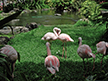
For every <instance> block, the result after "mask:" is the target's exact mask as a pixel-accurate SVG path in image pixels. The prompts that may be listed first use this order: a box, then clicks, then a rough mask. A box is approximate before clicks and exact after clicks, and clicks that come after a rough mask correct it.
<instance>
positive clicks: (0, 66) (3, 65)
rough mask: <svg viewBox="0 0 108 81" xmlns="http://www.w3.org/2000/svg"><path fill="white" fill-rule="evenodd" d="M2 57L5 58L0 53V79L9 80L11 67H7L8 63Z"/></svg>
mask: <svg viewBox="0 0 108 81" xmlns="http://www.w3.org/2000/svg"><path fill="white" fill-rule="evenodd" d="M4 57H5V58H7V56H6V55H5V54H1V53H0V80H1V81H2V80H4V81H5V80H6V81H10V79H11V69H10V67H9V63H8V62H7V60H5V59H4ZM7 75H8V76H7ZM7 77H8V78H7Z"/></svg>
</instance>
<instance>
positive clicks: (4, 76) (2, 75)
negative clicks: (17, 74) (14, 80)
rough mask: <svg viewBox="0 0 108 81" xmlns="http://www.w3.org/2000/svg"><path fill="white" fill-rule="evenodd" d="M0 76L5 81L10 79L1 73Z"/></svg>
mask: <svg viewBox="0 0 108 81" xmlns="http://www.w3.org/2000/svg"><path fill="white" fill-rule="evenodd" d="M0 76H1V77H2V78H4V79H5V80H6V81H10V80H9V79H8V78H7V77H6V76H4V75H3V74H1V73H0Z"/></svg>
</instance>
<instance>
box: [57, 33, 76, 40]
mask: <svg viewBox="0 0 108 81" xmlns="http://www.w3.org/2000/svg"><path fill="white" fill-rule="evenodd" d="M58 39H59V40H61V41H63V42H65V41H71V42H74V40H73V39H72V38H71V37H70V36H69V35H68V34H65V33H62V34H60V35H59V36H58Z"/></svg>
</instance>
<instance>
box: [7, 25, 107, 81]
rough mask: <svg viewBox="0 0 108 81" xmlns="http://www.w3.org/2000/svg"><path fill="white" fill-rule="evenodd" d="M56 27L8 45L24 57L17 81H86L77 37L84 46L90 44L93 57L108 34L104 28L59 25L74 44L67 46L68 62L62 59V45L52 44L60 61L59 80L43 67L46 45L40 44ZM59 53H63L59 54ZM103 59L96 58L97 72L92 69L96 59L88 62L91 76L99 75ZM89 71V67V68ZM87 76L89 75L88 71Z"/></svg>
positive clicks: (44, 28)
mask: <svg viewBox="0 0 108 81" xmlns="http://www.w3.org/2000/svg"><path fill="white" fill-rule="evenodd" d="M54 27H55V26H39V28H37V29H34V30H32V31H30V32H26V33H21V34H18V35H16V36H15V38H14V39H12V40H11V41H10V42H9V44H10V45H11V46H13V47H14V48H15V49H16V50H17V51H18V52H19V53H20V56H21V62H18V61H17V62H16V68H15V72H14V74H15V78H14V80H15V81H25V80H26V79H27V80H28V81H85V78H84V77H83V72H84V71H83V60H82V59H81V58H80V57H79V56H78V54H77V48H78V37H82V39H83V41H82V43H83V44H88V45H89V46H90V47H91V49H92V52H93V53H96V43H98V42H99V41H100V40H103V39H100V38H101V36H102V35H103V34H104V33H105V26H104V25H103V26H100V27H98V28H97V30H96V28H95V27H91V26H79V27H74V26H73V25H56V27H59V28H61V31H62V33H67V34H69V35H70V37H72V39H74V41H75V42H67V58H66V59H65V58H62V42H61V41H59V40H55V41H53V42H52V44H51V53H52V55H55V56H57V57H58V59H59V61H60V68H59V69H60V70H59V72H57V73H56V76H54V75H52V74H51V73H49V72H48V71H47V70H46V68H45V67H44V60H45V58H46V56H47V50H46V45H45V44H46V41H43V40H41V38H42V37H43V35H44V34H45V33H47V32H53V31H52V30H53V28H54ZM59 50H60V52H58V51H59ZM101 58H102V55H101V54H98V55H96V60H95V62H96V69H95V71H93V72H92V71H91V70H92V67H93V59H92V58H89V72H88V73H87V74H88V75H98V74H99V72H100V61H101ZM107 58H108V56H105V58H104V61H103V70H104V71H105V73H106V72H107V71H108V69H107V66H108V64H107ZM85 61H86V62H87V60H85ZM86 67H87V66H86ZM85 72H86V71H85ZM24 77H25V78H26V79H25V78H24Z"/></svg>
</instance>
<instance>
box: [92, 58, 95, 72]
mask: <svg viewBox="0 0 108 81" xmlns="http://www.w3.org/2000/svg"><path fill="white" fill-rule="evenodd" d="M94 69H95V58H93V69H92V71H94Z"/></svg>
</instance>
